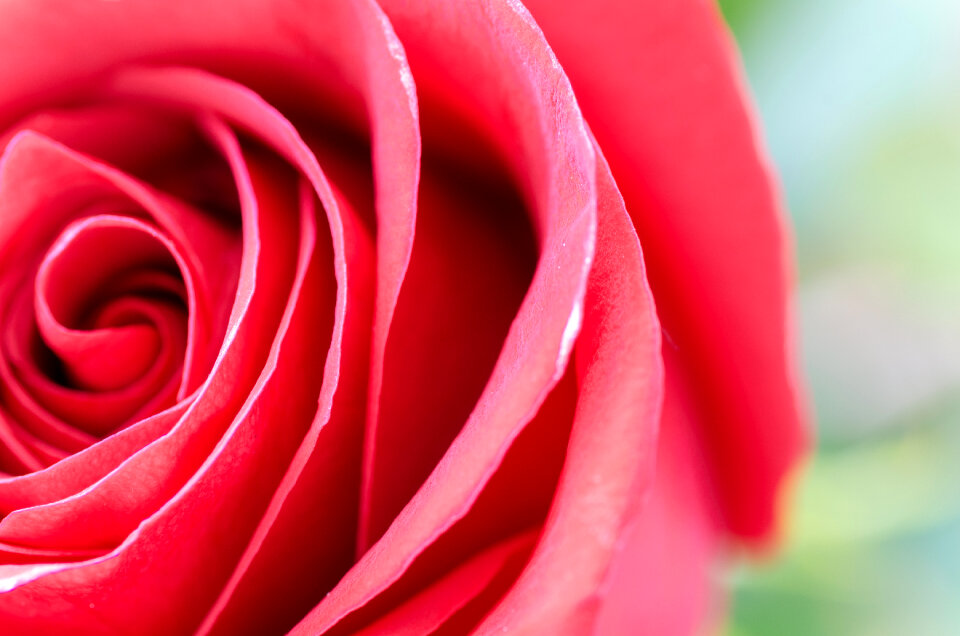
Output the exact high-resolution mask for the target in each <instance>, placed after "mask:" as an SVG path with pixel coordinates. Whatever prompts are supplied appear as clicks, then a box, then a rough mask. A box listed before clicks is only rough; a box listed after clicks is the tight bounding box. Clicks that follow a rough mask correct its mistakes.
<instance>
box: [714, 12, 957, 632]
mask: <svg viewBox="0 0 960 636" xmlns="http://www.w3.org/2000/svg"><path fill="white" fill-rule="evenodd" d="M720 4H721V8H722V10H723V12H724V14H725V16H726V18H727V20H728V22H729V24H730V26H731V28H732V30H733V32H734V35H735V36H736V38H737V41H738V43H739V45H740V48H741V51H742V55H743V59H744V65H745V67H746V71H747V76H748V80H749V82H750V85H751V88H752V91H753V93H754V97H755V100H756V103H757V106H758V110H759V114H760V117H761V119H762V122H763V128H764V131H765V136H766V140H767V144H768V147H769V149H770V152H771V154H772V155H773V159H774V162H775V163H776V165H777V167H778V170H779V173H780V178H781V183H782V186H783V190H784V192H785V196H786V199H787V202H788V205H789V209H790V214H791V216H792V218H793V221H794V226H795V228H796V230H795V231H796V239H797V251H798V260H799V279H800V288H799V294H798V305H799V307H798V314H799V316H798V317H799V324H800V331H801V338H802V341H803V345H802V352H803V357H804V367H805V370H806V373H807V378H808V382H809V389H810V392H811V394H812V397H813V401H814V405H815V410H816V419H817V423H816V426H817V435H818V443H817V448H816V452H815V454H814V457H813V458H812V461H811V463H810V465H809V467H808V470H807V471H806V473H805V474H804V475H803V477H802V479H801V480H800V482H799V484H798V489H797V498H796V500H795V501H794V506H793V509H792V511H791V516H790V520H789V524H788V529H787V541H786V545H785V546H784V550H783V552H782V553H781V555H780V557H779V559H778V560H777V561H775V562H774V563H773V564H768V565H766V566H757V565H748V566H743V567H741V568H738V569H737V570H736V571H735V572H734V573H732V574H730V578H731V579H732V581H731V584H732V587H733V589H734V597H733V607H732V616H731V618H730V620H729V622H728V625H727V626H726V627H725V633H726V636H768V635H772V636H793V635H796V636H817V635H820V634H829V635H834V634H838V635H844V636H846V635H852V636H861V635H862V636H866V635H870V636H886V635H889V636H901V635H908V636H957V635H960V2H958V1H957V0H721V2H720Z"/></svg>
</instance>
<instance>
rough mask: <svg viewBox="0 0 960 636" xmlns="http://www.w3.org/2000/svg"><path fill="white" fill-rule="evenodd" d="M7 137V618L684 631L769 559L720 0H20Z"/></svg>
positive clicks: (758, 200) (5, 52)
mask: <svg viewBox="0 0 960 636" xmlns="http://www.w3.org/2000/svg"><path fill="white" fill-rule="evenodd" d="M0 131H2V132H0V150H2V158H0V324H2V326H3V330H2V332H0V470H2V473H0V519H2V520H0V632H2V633H3V634H115V633H128V634H186V633H197V634H278V633H287V632H290V633H293V634H320V633H324V634H349V633H362V634H366V635H373V634H428V633H431V634H434V633H435V634H461V633H473V632H476V633H480V634H493V633H497V634H499V633H510V634H548V635H553V634H609V635H621V634H652V635H655V636H660V635H671V634H689V633H693V632H697V631H699V630H702V629H704V628H707V627H709V626H710V625H715V624H716V622H717V620H719V616H720V615H721V612H722V606H723V603H724V599H723V596H722V593H721V591H720V590H719V589H717V587H716V585H715V583H716V576H715V572H716V570H717V567H718V565H722V562H723V560H724V559H728V558H729V555H730V554H731V553H733V552H739V551H742V550H743V549H744V548H746V549H748V550H752V551H753V552H758V551H765V550H766V549H767V548H768V547H770V546H771V545H772V542H773V539H774V538H775V536H776V534H777V532H776V529H777V527H778V523H777V519H778V514H777V512H778V507H779V504H778V501H780V500H781V499H782V497H781V494H780V493H781V490H782V488H783V482H784V479H785V476H786V475H787V474H788V473H789V472H790V470H791V469H792V467H793V465H794V463H795V461H796V460H797V458H798V456H799V455H800V454H801V451H802V449H803V446H804V436H803V432H802V428H801V426H800V419H801V417H800V411H801V409H800V407H799V401H798V399H797V397H796V391H795V386H794V381H793V378H792V373H793V360H792V345H791V332H790V328H789V324H788V323H789V320H788V307H787V300H788V296H789V291H790V271H789V270H790V267H789V263H790V254H789V250H788V247H789V246H788V245H787V244H786V243H787V241H786V239H785V233H784V220H783V216H782V213H781V211H780V209H779V206H778V201H777V197H776V192H775V189H774V188H773V186H772V185H771V180H770V175H769V171H768V167H767V165H766V163H765V159H764V157H763V154H762V152H761V151H760V150H759V149H758V142H757V137H756V133H755V130H754V128H753V121H752V119H751V117H750V115H749V112H748V108H747V107H746V106H745V103H744V96H743V92H742V80H741V78H740V75H739V70H738V67H737V62H736V59H735V56H734V53H733V48H732V45H731V43H730V39H729V36H728V34H727V33H726V31H725V30H724V28H723V26H722V22H721V19H720V17H719V15H718V13H717V9H716V8H715V7H714V6H712V4H711V3H709V2H706V1H705V0H675V1H671V2H656V1H654V0H593V1H591V2H574V1H573V0H567V1H564V2H557V1H555V0H533V1H532V2H528V3H527V6H526V7H525V6H523V5H521V3H520V2H519V1H518V0H457V1H452V0H378V1H376V2H375V1H374V0H311V1H305V0H229V1H228V0H176V1H166V2H159V1H153V0H70V1H66V0H56V1H55V0H4V1H3V2H0ZM641 247H642V250H643V251H642V253H641Z"/></svg>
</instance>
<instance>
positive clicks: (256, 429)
mask: <svg viewBox="0 0 960 636" xmlns="http://www.w3.org/2000/svg"><path fill="white" fill-rule="evenodd" d="M218 130H219V132H218ZM211 133H212V134H214V136H215V138H219V139H221V140H222V141H223V142H225V143H226V144H227V146H229V145H230V142H229V139H228V138H227V137H224V134H226V130H225V128H223V127H222V126H220V127H216V126H215V127H213V128H211ZM233 144H234V150H233V151H232V152H231V153H229V154H230V155H232V156H233V157H234V160H235V159H236V158H237V154H236V153H237V152H239V148H237V147H236V145H235V144H236V142H235V141H234V142H233ZM227 146H225V148H226V149H227V150H229V148H228V147H227ZM247 159H248V161H249V160H254V161H253V162H252V163H250V164H249V165H250V175H251V177H252V181H251V180H249V179H248V180H247V183H248V184H249V183H252V185H253V192H255V193H256V195H258V196H257V197H256V198H253V197H250V196H247V195H245V196H243V197H242V200H246V201H248V202H253V201H258V202H259V204H260V205H261V206H262V207H263V213H262V214H260V215H259V216H255V217H254V218H253V219H251V220H253V221H257V219H259V221H258V222H259V223H261V224H262V227H261V230H262V234H261V237H262V245H261V247H262V251H261V256H262V257H263V260H266V259H267V258H268V257H269V258H271V259H274V262H273V268H274V269H278V271H277V272H274V273H273V275H274V276H275V275H276V274H278V273H280V271H282V270H283V269H284V267H283V266H282V265H281V263H282V259H281V260H280V261H278V260H277V259H278V258H279V256H280V253H272V252H271V250H282V249H283V248H284V247H285V246H284V242H285V240H289V238H291V237H296V236H300V237H301V238H300V248H299V249H298V250H294V251H293V253H294V254H298V260H299V263H298V267H297V272H296V277H295V281H294V283H293V288H292V293H291V295H290V300H289V302H288V303H287V307H286V308H285V309H284V313H283V318H282V320H281V321H278V324H279V332H278V336H277V338H276V339H275V341H274V343H273V345H272V346H271V350H270V354H269V358H268V360H267V361H266V364H265V365H264V366H263V367H262V368H263V372H262V373H261V374H260V379H259V380H258V382H257V385H256V386H255V387H253V389H252V390H251V392H250V393H249V397H248V398H247V400H246V403H245V404H244V405H243V407H242V408H241V410H240V412H239V413H238V415H237V417H236V418H235V420H234V422H233V423H232V424H231V426H230V427H229V428H228V430H226V431H225V432H224V435H223V436H222V437H221V438H220V439H219V442H218V444H217V446H216V448H215V449H214V452H213V453H212V454H211V455H210V456H209V457H206V458H205V461H204V462H203V465H202V466H201V467H200V468H199V470H197V471H195V472H194V474H193V475H192V476H191V478H190V480H189V481H188V482H187V484H186V485H185V487H184V488H183V489H181V490H180V491H179V492H178V493H177V494H176V495H174V496H172V497H170V496H167V497H166V498H165V503H164V504H163V506H162V507H161V508H160V510H159V511H158V512H157V513H156V514H154V515H152V516H151V517H150V518H149V519H146V520H145V521H143V522H142V523H141V524H140V526H139V527H138V528H137V529H136V530H135V531H134V532H133V533H132V534H131V535H130V536H129V537H127V539H126V540H125V541H124V543H123V544H121V546H120V547H118V548H117V549H116V550H114V551H113V552H112V553H111V554H109V555H107V556H106V557H104V558H102V559H97V560H93V561H88V562H85V563H83V564H79V565H78V566H74V567H64V568H61V569H60V570H59V571H54V572H46V571H42V572H39V573H38V574H33V573H21V574H20V578H19V580H18V581H17V583H18V584H19V586H18V587H16V588H15V589H14V590H13V591H11V592H8V593H7V594H5V595H3V596H2V597H0V604H2V605H0V608H2V610H3V611H4V612H5V613H6V614H9V615H11V616H10V621H11V624H14V625H17V624H19V623H16V622H13V618H14V617H16V618H17V620H23V621H29V622H28V623H26V624H29V625H31V627H33V628H36V626H37V625H38V624H41V622H42V624H43V625H44V626H45V627H44V628H45V629H50V630H56V629H58V628H61V627H63V626H65V625H70V626H71V628H72V629H81V630H84V629H87V630H95V629H98V627H97V626H98V625H99V624H101V623H102V621H104V620H106V621H107V622H108V623H111V624H125V625H137V626H138V627H137V631H139V632H140V633H170V632H171V631H174V632H179V631H184V630H185V629H188V628H189V626H190V625H192V624H195V621H198V620H199V618H200V617H201V616H202V612H203V611H205V610H206V607H207V606H208V605H209V603H210V602H211V601H212V598H211V596H212V595H214V594H215V593H216V589H217V582H218V581H222V580H223V578H224V577H225V576H226V575H227V574H228V572H229V568H231V567H233V564H234V563H235V561H236V558H237V557H238V556H239V552H240V550H241V549H242V547H243V545H245V542H246V538H247V537H248V536H249V532H251V531H252V529H253V527H254V526H255V525H256V522H257V521H258V520H259V515H260V514H261V513H262V507H263V505H265V504H266V501H267V500H268V499H269V496H270V494H272V492H273V489H274V487H275V485H276V480H277V479H279V475H277V472H278V471H281V472H282V470H283V468H285V466H286V464H287V462H288V461H289V454H290V453H292V452H293V449H294V448H295V447H296V444H297V443H298V442H299V440H300V437H301V436H302V434H303V428H301V427H302V426H305V425H306V423H308V422H309V418H310V417H311V416H312V414H313V413H314V411H315V409H316V402H313V401H312V400H311V399H310V397H309V395H310V394H311V393H312V394H313V399H314V400H315V399H316V397H317V394H316V391H318V390H319V388H320V384H321V382H322V383H323V385H324V391H325V392H326V394H327V395H328V396H329V395H330V394H332V391H333V390H334V389H335V388H336V383H335V382H331V381H330V377H331V373H333V374H335V372H336V371H335V370H336V368H337V363H338V361H337V360H336V359H335V356H334V357H333V359H332V361H328V372H327V373H326V374H325V375H324V376H323V377H320V376H311V377H308V378H306V379H305V378H302V377H300V376H299V374H300V370H301V369H303V368H304V367H305V366H306V365H307V361H308V360H310V361H311V362H316V360H317V358H318V351H317V347H318V346H319V347H321V351H320V352H319V353H320V359H321V360H322V350H323V349H324V348H325V347H326V344H327V343H328V342H329V341H328V338H329V333H330V332H329V331H328V330H324V329H323V328H322V327H321V328H319V329H318V328H317V326H318V324H322V323H323V322H328V323H329V322H330V321H332V314H331V312H329V308H330V307H329V303H328V302H326V301H329V300H330V298H329V296H330V295H332V293H333V291H334V289H335V288H334V284H333V276H332V275H331V273H330V271H329V270H330V268H329V263H330V261H329V257H330V252H329V246H328V248H327V250H320V251H318V252H317V253H316V254H315V255H314V254H313V249H312V248H313V244H314V241H315V240H316V239H317V234H316V230H315V227H314V225H313V219H312V218H311V216H310V215H311V209H309V208H301V214H300V216H301V221H302V223H303V227H302V229H303V232H302V234H301V233H299V232H297V231H296V230H295V229H293V228H281V227H280V225H281V224H283V223H289V220H284V219H285V217H289V216H290V213H289V212H290V211H289V209H287V210H286V211H285V209H284V208H285V207H286V206H285V205H284V204H285V203H288V201H287V200H286V199H285V196H284V192H285V189H284V188H283V184H285V183H288V182H289V181H290V180H289V179H284V178H282V172H278V169H281V168H282V169H283V170H286V169H287V167H286V166H279V165H277V164H276V163H273V164H272V165H274V166H275V167H273V168H271V167H270V166H271V163H270V162H267V163H264V161H265V158H264V157H260V158H257V157H256V156H248V157H247ZM243 182H244V180H243V179H241V180H240V183H241V184H242V183H243ZM287 194H289V193H287ZM294 207H296V206H294ZM334 213H335V211H334ZM271 224H273V226H272V225H271ZM280 229H284V230H286V231H284V232H275V230H280ZM245 237H246V233H245ZM281 253H283V252H281ZM287 253H289V250H288V251H287ZM324 256H326V257H327V258H324ZM267 270H269V268H267ZM324 270H326V272H325V271H324ZM259 273H260V274H262V275H263V276H261V277H259V278H258V279H257V286H258V288H260V286H263V287H269V288H271V289H273V291H276V287H274V286H270V285H269V282H270V279H271V274H270V272H269V271H260V272H259ZM325 275H326V278H327V280H326V282H325V280H324V276H325ZM318 277H320V278H318ZM241 288H243V284H242V285H241ZM324 289H326V290H328V291H329V292H330V294H329V295H328V294H326V293H323V291H322V290H324ZM303 290H310V291H309V293H306V294H302V293H301V292H302V291H303ZM252 300H253V302H254V303H256V302H257V300H258V296H257V295H256V293H254V297H253V299H252ZM263 300H269V296H266V297H265V298H263ZM338 306H342V303H338ZM264 309H265V308H263V307H261V308H260V311H259V312H258V314H254V315H253V316H252V318H256V319H262V318H263V317H264V316H263V311H264ZM244 324H245V323H242V324H241V325H240V326H241V327H242V326H243V325H244ZM256 326H258V327H260V330H259V333H263V332H264V331H265V330H264V329H263V326H262V325H256ZM334 351H335V349H334ZM227 353H229V349H228V350H227ZM222 358H223V356H222V357H221V359H222ZM215 375H216V371H215ZM332 377H334V378H335V377H336V376H335V375H333V376H332ZM211 392H212V393H217V392H218V391H217V390H216V389H215V388H214V387H212V386H208V387H206V391H205V392H204V393H202V394H201V395H200V397H199V398H198V400H197V401H196V402H195V403H194V407H193V408H196V405H198V404H201V402H202V401H203V400H204V398H205V396H207V395H209V394H210V393H211ZM304 392H305V393H304ZM324 401H325V400H324V398H321V404H320V408H321V409H323V408H329V399H328V398H327V399H326V405H325V404H324ZM262 413H269V414H270V417H269V418H266V417H262V416H261V414H262ZM187 415H188V416H189V415H190V411H188V414H187ZM209 418H210V415H209V414H208V415H207V420H205V425H206V424H207V423H208V422H209ZM174 431H177V429H176V428H175V429H174ZM202 432H203V433H204V435H209V433H210V431H209V426H207V428H206V429H202ZM195 436H196V433H195ZM168 437H170V436H168ZM146 450H149V447H148V449H145V451H146ZM145 451H142V452H141V453H139V454H138V455H137V456H134V457H133V458H131V460H130V462H132V461H134V460H136V459H137V458H140V457H143V456H144V454H145ZM130 462H128V464H129V463H130ZM183 462H184V455H183V454H178V455H177V462H175V463H178V464H182V463H183ZM128 464H125V465H128ZM192 472H193V471H192ZM115 474H116V473H115ZM151 474H156V469H155V468H154V469H152V470H151ZM228 476H229V479H228V480H227V479H226V478H227V477H228ZM128 484H129V482H128ZM232 489H236V492H232ZM174 528H176V529H177V532H181V531H182V532H186V536H189V537H190V538H191V540H190V541H189V542H186V543H184V542H180V541H176V540H172V538H173V537H175V536H177V535H176V534H174V533H173V531H174ZM197 563H203V564H204V567H203V568H200V569H197V568H196V567H188V565H190V566H195V565H196V564H197ZM133 564H137V565H136V566H135V567H131V566H132V565H133ZM144 565H146V567H143V566H144ZM34 576H39V578H31V577H34ZM147 581H149V584H148V583H147ZM147 588H149V590H150V595H149V598H145V597H144V596H143V591H144V590H145V589H147ZM64 590H69V591H68V592H67V593H66V594H64ZM91 593H93V594H94V596H93V597H90V599H91V600H92V601H95V603H96V610H95V611H88V610H87V600H86V599H87V598H88V596H87V595H88V594H91ZM22 594H29V595H30V596H31V598H34V599H36V598H38V597H43V598H44V599H46V600H45V602H44V603H43V604H42V605H43V610H42V613H41V614H40V615H36V614H35V615H33V616H30V614H31V613H33V612H34V610H36V609H37V608H38V606H37V605H33V606H32V608H31V607H23V606H21V605H19V604H17V598H18V596H20V595H22ZM71 599H72V600H71ZM149 599H153V601H152V602H150V601H149ZM78 626H79V627H78Z"/></svg>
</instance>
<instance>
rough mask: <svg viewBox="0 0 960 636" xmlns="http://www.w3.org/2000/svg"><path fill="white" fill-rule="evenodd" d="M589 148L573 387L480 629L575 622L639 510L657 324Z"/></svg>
mask: <svg viewBox="0 0 960 636" xmlns="http://www.w3.org/2000/svg"><path fill="white" fill-rule="evenodd" d="M597 151H598V152H597V198H598V201H597V208H598V210H597V215H598V219H597V225H598V229H597V256H596V261H595V262H594V265H593V269H592V270H591V272H590V283H589V286H588V287H587V296H586V300H585V302H584V323H583V330H582V331H581V333H580V338H579V339H578V340H577V345H576V351H575V361H576V369H577V378H578V381H579V386H580V395H579V398H578V400H577V411H576V415H575V418H574V421H573V430H572V432H571V436H570V443H569V446H568V448H567V456H566V462H565V464H564V467H563V473H562V475H561V477H560V484H559V486H558V488H557V492H556V496H555V498H554V504H553V506H552V508H551V510H550V516H549V518H548V520H547V524H546V527H545V528H544V532H543V535H542V536H541V538H540V541H539V543H538V544H537V547H536V549H535V551H534V554H533V556H532V557H531V560H530V563H529V564H528V565H527V567H526V569H525V570H524V572H523V574H522V575H521V576H520V579H519V580H518V581H517V583H516V584H515V585H514V586H513V587H512V588H511V589H510V591H509V593H508V594H507V595H506V597H505V598H504V599H503V600H502V601H501V602H500V604H499V605H498V606H497V608H496V610H495V611H494V612H493V613H492V614H491V615H490V616H488V617H487V618H486V619H485V620H484V622H483V624H482V625H481V626H480V628H479V632H480V633H500V632H501V631H503V632H510V633H518V634H533V633H537V634H540V633H550V634H567V633H569V634H575V633H583V631H586V630H587V629H588V627H589V626H590V624H591V623H592V621H593V614H594V612H595V611H596V608H597V606H598V598H601V597H602V594H603V592H602V591H601V588H602V585H601V583H602V582H603V579H604V576H605V575H606V573H607V571H608V569H609V568H610V567H611V565H612V564H613V563H614V561H615V557H616V548H617V546H618V542H619V541H620V540H621V533H622V529H623V527H624V526H626V525H627V524H628V523H629V522H630V521H631V520H632V518H633V517H635V516H636V515H638V514H640V515H642V514H644V513H643V511H642V506H641V505H640V502H641V501H642V500H643V497H644V494H645V491H646V489H647V488H648V487H649V482H650V479H651V476H652V472H653V463H654V450H655V446H656V435H657V424H658V420H659V417H660V404H661V400H662V396H663V369H662V363H661V360H660V329H659V326H660V325H659V321H658V320H657V315H656V311H655V309H654V306H653V298H652V295H651V293H650V290H649V287H648V286H647V281H646V277H645V268H644V263H643V257H642V255H641V252H640V244H639V242H638V240H637V236H636V233H635V232H634V230H633V226H632V224H631V222H630V218H629V216H627V212H626V209H625V208H624V205H623V199H622V198H621V197H620V193H619V191H618V190H617V186H616V184H615V183H614V182H613V177H612V176H611V175H610V171H609V168H608V167H607V164H606V162H605V161H604V159H603V157H602V155H600V153H599V149H597ZM634 574H635V571H634ZM656 633H659V632H656Z"/></svg>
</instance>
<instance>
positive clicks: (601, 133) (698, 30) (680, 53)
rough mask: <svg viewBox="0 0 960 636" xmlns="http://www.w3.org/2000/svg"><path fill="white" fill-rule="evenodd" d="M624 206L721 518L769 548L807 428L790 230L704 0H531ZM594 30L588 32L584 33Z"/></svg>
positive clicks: (729, 48) (730, 59)
mask: <svg viewBox="0 0 960 636" xmlns="http://www.w3.org/2000/svg"><path fill="white" fill-rule="evenodd" d="M527 4H528V5H529V6H530V9H531V12H532V13H533V15H534V16H535V17H536V18H537V20H538V22H539V23H540V24H541V26H542V27H543V29H544V32H545V33H546V35H547V39H548V41H549V42H550V43H551V45H552V46H553V47H554V50H556V51H557V56H558V57H559V59H560V61H561V63H562V64H563V66H564V69H566V71H567V73H568V74H569V76H570V79H571V82H572V83H573V85H574V88H575V89H576V91H577V98H578V100H579V102H580V106H581V108H582V109H583V112H584V115H585V117H586V119H587V121H588V122H590V124H591V126H592V127H593V132H594V134H596V137H597V140H598V141H599V143H600V147H601V148H603V150H604V152H605V153H606V156H607V158H608V159H609V161H610V165H611V167H612V170H613V174H614V176H615V177H616V178H617V183H618V184H619V187H620V190H621V192H623V196H624V199H625V200H626V204H627V210H628V211H629V212H630V214H631V216H632V218H633V221H634V224H635V225H636V228H637V232H638V234H639V235H640V241H641V243H642V244H643V246H644V253H645V255H646V261H647V264H648V268H649V277H650V283H651V286H652V287H653V291H654V295H655V296H656V298H657V307H658V312H659V314H660V318H661V320H662V322H663V325H664V329H665V332H666V334H667V338H668V341H669V342H671V343H672V344H671V345H670V346H673V347H676V348H677V350H678V351H679V352H680V354H681V356H682V358H683V359H684V361H685V362H684V366H685V367H686V372H687V373H689V374H690V377H691V378H692V381H693V382H694V384H695V387H696V388H695V391H696V392H697V393H699V394H700V399H701V400H703V404H704V406H703V414H702V415H701V416H700V418H699V419H700V421H701V422H702V424H701V426H702V429H703V432H702V434H703V435H704V436H705V438H706V440H707V441H706V448H707V449H708V452H709V454H710V456H711V458H712V461H713V463H714V470H713V473H712V480H713V481H714V482H716V483H717V487H718V493H719V496H720V497H721V498H722V500H723V502H724V511H725V519H726V525H727V526H728V528H729V530H730V531H731V532H733V533H735V534H738V535H742V536H743V537H744V538H747V539H762V538H763V537H764V536H766V535H768V534H769V533H770V532H771V531H772V529H773V526H774V523H775V516H774V512H775V502H776V500H777V497H776V495H777V492H778V490H779V488H780V486H781V484H782V482H783V477H784V474H785V473H786V471H787V470H789V468H790V467H791V466H792V465H793V464H794V462H795V461H796V458H797V457H798V455H799V454H800V453H801V452H802V450H803V448H804V446H805V442H804V432H803V428H802V426H801V421H802V419H803V417H802V414H801V413H800V410H801V407H800V406H799V401H798V398H797V393H796V390H797V389H796V387H797V379H796V375H795V374H796V365H795V360H794V353H793V351H792V350H791V346H792V345H791V344H790V343H792V342H794V339H793V338H792V333H791V328H790V327H789V325H790V323H791V320H790V317H789V314H788V307H789V303H788V299H789V290H790V288H791V285H790V279H791V278H792V268H791V265H790V263H791V261H792V257H791V253H790V245H789V243H790V241H789V239H788V238H787V237H788V234H789V232H788V230H787V227H786V223H785V221H784V217H783V213H782V209H781V206H780V203H779V198H778V196H777V194H776V192H774V191H773V189H772V187H771V181H772V180H771V178H770V174H769V169H768V167H767V161H766V159H765V157H764V155H763V152H762V150H761V149H759V148H758V141H757V135H756V131H755V129H754V123H753V119H752V118H751V117H750V114H749V113H748V111H747V106H745V104H744V98H743V94H744V92H745V91H744V88H743V86H744V82H743V81H742V79H741V72H740V71H739V69H738V68H737V64H738V63H737V62H736V60H735V52H734V48H733V45H732V44H731V42H730V40H729V37H728V36H727V35H726V33H725V27H724V26H723V22H722V19H721V18H720V16H719V15H718V11H717V8H716V6H714V4H713V3H709V2H703V1H702V0H682V1H679V2H656V1H653V0H649V1H636V0H603V1H602V2H553V1H551V0H530V1H529V2H528V3H527ZM585 24H588V25H590V28H583V25H585Z"/></svg>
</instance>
